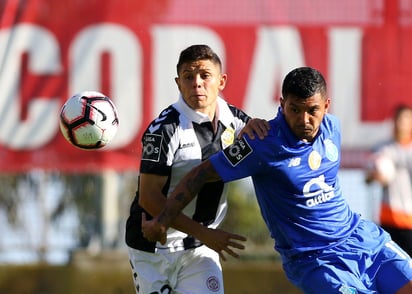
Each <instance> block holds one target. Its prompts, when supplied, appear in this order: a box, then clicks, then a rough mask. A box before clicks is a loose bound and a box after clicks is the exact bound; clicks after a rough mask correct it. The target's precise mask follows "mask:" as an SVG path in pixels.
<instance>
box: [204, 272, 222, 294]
mask: <svg viewBox="0 0 412 294" xmlns="http://www.w3.org/2000/svg"><path fill="white" fill-rule="evenodd" d="M206 286H207V288H208V289H209V290H210V291H212V292H218V291H219V290H220V283H219V279H218V278H216V277H214V276H211V277H209V278H208V279H207V281H206Z"/></svg>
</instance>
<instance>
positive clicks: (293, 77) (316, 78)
mask: <svg viewBox="0 0 412 294" xmlns="http://www.w3.org/2000/svg"><path fill="white" fill-rule="evenodd" d="M326 92H327V89H326V82H325V79H324V78H323V76H322V74H321V73H320V72H319V71H318V70H316V69H314V68H311V67H298V68H295V69H294V70H292V71H291V72H289V73H288V74H287V75H286V77H285V79H284V80H283V84H282V96H283V98H284V99H286V98H287V97H288V96H294V97H297V98H302V99H306V98H309V97H311V96H313V95H315V94H316V93H320V94H321V95H322V97H324V98H326Z"/></svg>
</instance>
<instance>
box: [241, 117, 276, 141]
mask: <svg viewBox="0 0 412 294" xmlns="http://www.w3.org/2000/svg"><path fill="white" fill-rule="evenodd" d="M269 129H270V126H269V123H268V122H267V120H264V119H260V118H252V119H251V120H249V121H248V122H247V124H246V126H244V128H243V129H242V130H241V131H240V133H239V136H238V137H239V138H241V137H243V135H245V134H247V135H248V136H249V138H250V139H252V140H253V139H255V135H256V136H258V137H259V139H261V140H262V139H263V138H264V137H266V136H267V135H268V130H269Z"/></svg>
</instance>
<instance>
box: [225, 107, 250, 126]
mask: <svg viewBox="0 0 412 294" xmlns="http://www.w3.org/2000/svg"><path fill="white" fill-rule="evenodd" d="M226 105H227V107H228V109H229V110H230V112H231V113H232V115H233V116H234V117H237V118H240V119H241V120H243V121H248V120H249V119H250V117H249V115H247V114H246V112H244V111H243V110H241V109H240V108H238V107H237V106H235V105H233V104H230V103H228V102H226Z"/></svg>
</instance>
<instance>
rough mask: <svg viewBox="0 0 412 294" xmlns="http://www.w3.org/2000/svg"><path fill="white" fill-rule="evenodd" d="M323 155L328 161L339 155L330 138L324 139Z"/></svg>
mask: <svg viewBox="0 0 412 294" xmlns="http://www.w3.org/2000/svg"><path fill="white" fill-rule="evenodd" d="M325 148H326V151H325V155H326V158H327V159H329V160H330V161H336V160H338V157H339V152H338V147H336V145H335V144H334V143H333V142H332V140H329V139H328V140H325Z"/></svg>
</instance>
